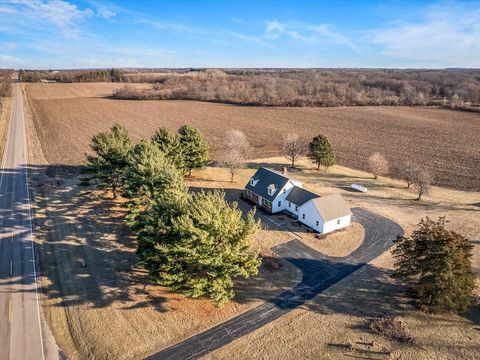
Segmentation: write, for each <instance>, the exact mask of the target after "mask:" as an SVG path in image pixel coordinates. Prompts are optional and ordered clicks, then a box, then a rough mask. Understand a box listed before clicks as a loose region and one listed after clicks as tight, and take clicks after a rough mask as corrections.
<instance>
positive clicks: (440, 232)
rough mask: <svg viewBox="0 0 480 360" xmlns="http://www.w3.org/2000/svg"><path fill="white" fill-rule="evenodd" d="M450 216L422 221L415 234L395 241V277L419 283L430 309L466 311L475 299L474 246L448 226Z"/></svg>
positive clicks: (423, 302) (420, 296)
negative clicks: (472, 260)
mask: <svg viewBox="0 0 480 360" xmlns="http://www.w3.org/2000/svg"><path fill="white" fill-rule="evenodd" d="M445 223H446V219H445V218H444V217H441V218H439V219H438V220H437V221H436V222H434V221H432V220H430V219H429V218H428V217H427V218H426V219H425V220H424V219H422V220H421V221H420V224H419V227H418V229H417V230H415V231H414V232H413V234H412V236H411V237H400V238H399V239H397V240H396V241H395V245H396V247H395V249H394V250H393V255H394V258H395V264H394V265H395V271H394V273H393V276H395V277H398V278H400V279H402V280H407V281H413V282H415V284H416V290H417V294H418V299H419V300H418V301H419V304H420V306H421V307H422V308H424V309H425V310H427V311H429V312H437V313H441V312H448V311H457V312H462V311H465V310H466V308H467V306H468V305H469V304H470V302H471V301H472V297H473V290H474V288H475V275H474V273H473V270H472V264H471V258H472V249H473V245H472V244H471V243H470V241H468V240H467V239H466V238H464V237H463V236H461V235H460V234H458V233H456V232H454V231H449V230H447V229H445Z"/></svg>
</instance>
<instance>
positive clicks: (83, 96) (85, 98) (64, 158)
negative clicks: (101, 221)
mask: <svg viewBox="0 0 480 360" xmlns="http://www.w3.org/2000/svg"><path fill="white" fill-rule="evenodd" d="M117 86H119V85H117V84H27V90H28V93H29V96H30V98H31V100H32V101H31V102H32V105H33V107H34V112H35V114H36V118H37V123H36V128H37V132H38V135H39V137H40V140H41V142H42V147H43V152H44V154H45V156H46V158H47V159H48V161H49V162H50V163H52V164H65V163H67V164H79V163H81V162H82V161H83V159H84V156H83V155H84V153H85V152H87V151H88V150H89V149H88V146H89V143H90V139H91V136H92V135H94V134H95V133H97V132H99V131H104V130H106V129H108V128H109V127H110V126H111V125H112V124H113V123H114V122H120V123H122V124H124V125H126V126H127V128H128V129H129V130H130V131H131V132H132V134H133V136H134V137H135V138H136V139H138V138H144V137H149V136H151V135H152V134H153V132H154V131H155V130H156V129H157V128H158V127H160V126H167V127H170V128H172V129H174V130H176V129H177V128H178V127H179V126H180V125H182V124H185V123H188V124H191V125H193V126H195V127H197V128H199V129H200V130H201V131H202V132H203V133H204V134H205V135H206V137H207V140H208V141H209V143H210V147H211V149H212V153H213V156H214V157H215V158H218V157H219V154H220V152H221V150H222V144H223V141H224V133H225V131H226V130H228V129H233V128H238V129H240V130H242V131H244V132H245V133H246V134H247V136H248V137H249V140H250V142H251V143H252V144H253V146H254V151H253V152H252V154H251V156H252V158H265V157H270V156H275V155H278V154H279V151H280V148H281V141H282V140H281V139H282V136H283V135H284V134H285V133H286V132H296V133H298V134H299V135H300V136H303V137H304V138H306V139H310V138H311V137H312V136H313V135H316V134H318V133H323V134H325V135H327V136H328V137H329V138H330V139H331V142H332V144H333V147H334V149H335V150H336V154H337V162H338V163H339V164H341V165H344V166H348V167H352V168H358V169H366V168H367V165H368V164H367V159H368V157H369V156H370V155H371V154H372V153H373V152H375V151H378V152H380V153H382V154H383V155H384V156H385V157H386V158H387V160H389V161H390V163H391V165H395V164H398V163H399V162H400V161H402V160H405V159H412V160H414V161H418V162H420V163H421V164H422V165H424V166H426V167H427V168H428V169H430V170H431V171H432V173H433V174H434V175H435V178H436V184H438V185H441V186H449V187H453V188H463V189H471V190H476V191H478V190H480V180H479V177H478V174H477V172H478V168H480V156H479V154H480V148H479V147H478V141H479V138H478V134H479V133H480V121H478V120H479V115H478V114H475V113H467V112H459V111H458V112H457V111H450V110H440V109H431V108H418V107H416V108H411V107H358V108H351V107H350V108H343V107H338V108H262V107H248V106H233V105H224V104H211V103H204V102H194V101H127V100H111V99H106V98H101V97H99V96H104V95H106V94H107V92H108V91H109V90H110V89H111V90H113V89H114V88H115V87H117ZM427 134H428V135H427ZM459 159H461V161H459Z"/></svg>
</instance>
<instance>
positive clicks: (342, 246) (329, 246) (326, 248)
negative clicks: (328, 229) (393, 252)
mask: <svg viewBox="0 0 480 360" xmlns="http://www.w3.org/2000/svg"><path fill="white" fill-rule="evenodd" d="M364 236H365V229H364V228H363V226H362V225H360V224H359V223H355V222H354V223H352V224H351V225H350V226H349V227H348V228H346V229H344V230H342V231H338V232H334V233H330V234H327V235H326V236H325V237H324V238H321V239H319V238H316V237H315V235H314V234H313V233H306V234H303V233H302V237H301V239H300V240H302V241H303V242H304V243H305V244H306V245H308V246H310V247H311V248H313V249H315V250H317V251H319V252H321V253H323V254H325V255H329V256H347V255H349V254H350V253H352V252H353V251H355V249H357V248H358V247H359V246H360V245H361V244H362V241H363V237H364Z"/></svg>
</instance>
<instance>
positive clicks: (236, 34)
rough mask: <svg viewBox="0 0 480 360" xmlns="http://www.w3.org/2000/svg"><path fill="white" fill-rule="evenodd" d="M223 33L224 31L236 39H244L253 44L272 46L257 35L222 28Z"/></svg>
mask: <svg viewBox="0 0 480 360" xmlns="http://www.w3.org/2000/svg"><path fill="white" fill-rule="evenodd" d="M223 33H225V34H227V35H230V36H233V37H236V38H237V39H240V40H244V41H247V42H251V43H254V44H257V45H262V46H265V47H269V48H272V47H274V46H273V45H272V44H270V43H269V42H268V41H265V40H264V39H262V38H261V37H259V36H254V35H247V34H243V33H239V32H236V31H231V30H223Z"/></svg>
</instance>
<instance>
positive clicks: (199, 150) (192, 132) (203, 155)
mask: <svg viewBox="0 0 480 360" xmlns="http://www.w3.org/2000/svg"><path fill="white" fill-rule="evenodd" d="M178 133H179V135H180V147H181V151H182V155H183V159H184V163H185V168H186V169H187V170H188V174H189V176H191V175H192V170H193V169H200V168H202V167H203V166H205V165H207V164H208V161H209V160H208V145H207V143H206V141H205V140H204V139H203V136H202V134H201V133H200V132H199V131H198V130H197V129H195V128H193V127H191V126H189V125H183V126H182V127H181V128H180V129H179V130H178Z"/></svg>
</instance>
